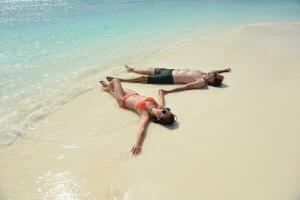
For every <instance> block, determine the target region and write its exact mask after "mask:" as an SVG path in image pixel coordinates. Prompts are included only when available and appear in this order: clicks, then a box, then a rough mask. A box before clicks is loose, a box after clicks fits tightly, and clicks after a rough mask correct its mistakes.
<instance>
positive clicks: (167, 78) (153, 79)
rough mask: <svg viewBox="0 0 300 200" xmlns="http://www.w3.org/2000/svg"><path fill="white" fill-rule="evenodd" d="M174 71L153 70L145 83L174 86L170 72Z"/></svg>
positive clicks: (164, 69)
mask: <svg viewBox="0 0 300 200" xmlns="http://www.w3.org/2000/svg"><path fill="white" fill-rule="evenodd" d="M173 70H174V69H167V68H155V69H154V74H153V75H150V76H148V80H147V83H150V84H174V80H173V76H172V71H173Z"/></svg>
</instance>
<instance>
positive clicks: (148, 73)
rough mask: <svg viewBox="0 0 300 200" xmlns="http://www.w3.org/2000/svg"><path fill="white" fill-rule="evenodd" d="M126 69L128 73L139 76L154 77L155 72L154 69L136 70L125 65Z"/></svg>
mask: <svg viewBox="0 0 300 200" xmlns="http://www.w3.org/2000/svg"><path fill="white" fill-rule="evenodd" d="M125 68H126V70H127V71H128V72H135V73H137V74H143V75H153V74H154V70H155V69H154V68H153V67H147V68H134V67H130V66H128V65H125Z"/></svg>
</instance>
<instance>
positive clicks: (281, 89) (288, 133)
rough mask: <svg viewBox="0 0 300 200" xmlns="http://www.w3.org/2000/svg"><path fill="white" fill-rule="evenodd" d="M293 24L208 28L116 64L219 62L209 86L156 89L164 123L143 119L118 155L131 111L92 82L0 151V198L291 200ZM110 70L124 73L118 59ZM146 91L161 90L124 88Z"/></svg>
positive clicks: (295, 73)
mask: <svg viewBox="0 0 300 200" xmlns="http://www.w3.org/2000/svg"><path fill="white" fill-rule="evenodd" d="M299 52H300V22H286V23H285V22H274V23H251V24H245V25H240V26H231V27H226V28H220V29H217V30H213V31H208V32H206V33H204V34H200V35H199V36H197V37H194V38H192V39H190V40H186V41H184V42H180V43H176V44H175V43H174V45H173V46H171V47H170V48H165V49H162V50H161V51H158V52H155V53H153V54H150V55H148V56H147V57H142V58H140V59H136V61H135V62H134V63H126V64H129V65H132V66H136V67H139V66H141V67H145V66H153V67H170V68H192V69H200V70H202V71H211V70H214V69H223V68H228V67H230V68H231V69H232V72H231V73H228V74H225V80H224V84H223V86H222V87H220V88H216V87H208V88H206V89H199V90H191V91H184V92H180V93H173V94H168V95H167V96H166V102H167V106H168V107H170V108H171V109H172V111H173V112H174V113H175V114H176V115H177V117H178V119H177V120H178V123H177V125H176V126H174V127H172V128H166V127H163V126H160V125H158V124H151V125H150V126H149V128H148V130H147V136H146V139H145V142H144V145H143V153H142V154H141V155H140V156H138V157H133V156H131V154H130V149H131V147H132V145H133V142H134V140H135V134H136V128H137V122H138V116H137V115H135V114H133V112H131V111H128V110H125V109H121V108H120V107H118V105H117V103H116V102H115V101H114V100H113V98H112V97H111V96H110V95H109V94H107V93H106V92H104V91H103V90H101V87H100V86H98V85H97V84H98V83H97V81H98V80H100V79H104V78H105V75H107V73H104V74H102V75H101V76H99V77H97V79H94V82H93V84H94V85H93V87H91V88H90V89H89V90H87V91H85V92H84V93H82V94H81V95H78V96H76V98H74V99H72V100H71V101H68V102H66V103H65V104H63V105H62V106H61V107H59V108H58V109H56V110H55V111H53V112H51V113H50V114H48V115H47V116H46V117H45V118H44V119H43V120H40V121H39V122H38V123H37V124H35V125H34V126H33V127H32V128H31V130H30V131H29V134H27V135H25V136H21V137H20V138H19V139H18V140H17V141H16V142H15V143H14V144H13V145H9V146H3V147H1V149H0V158H1V164H0V199H1V200H2V199H3V200H4V199H22V200H27V199H47V200H48V199H58V200H60V199H72V200H73V199H89V200H92V199H97V200H98V199H105V200H106V199H107V200H112V199H113V200H115V199H117V200H119V199H129V200H132V199H139V200H154V199H174V200H177V199H178V200H180V199H207V200H213V199H224V200H227V199H228V200H240V199H243V200H247V199H249V200H250V199H256V200H260V199H261V200H277V199H278V200H282V199H285V200H295V199H298V198H299V196H300V194H299V191H300V190H299V189H300V171H299V168H300V157H299V154H300V135H299V132H300V128H299V123H300V120H299V112H300V106H299V101H300V93H299V89H298V88H297V87H298V86H299V84H300V68H299V66H300V59H299V58H300V56H299ZM110 73H111V75H113V76H119V77H128V76H134V74H133V73H130V74H128V73H127V72H126V70H125V69H124V67H122V66H120V67H118V68H116V69H115V70H113V71H110ZM124 86H125V87H128V88H130V89H133V90H136V91H138V92H139V93H140V94H144V95H147V96H153V97H157V96H158V89H160V88H172V87H173V86H172V85H171V86H170V85H144V84H129V83H124Z"/></svg>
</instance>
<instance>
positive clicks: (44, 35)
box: [0, 0, 300, 144]
mask: <svg viewBox="0 0 300 200" xmlns="http://www.w3.org/2000/svg"><path fill="white" fill-rule="evenodd" d="M299 19H300V3H299V1H229V0H228V1H221V2H220V1H192V0H188V1H175V0H174V1H167V0H165V1H159V0H139V1H131V0H118V1H117V0H113V1H111V0H101V1H97V0H89V1H80V0H4V1H1V2H0V38H1V40H0V116H1V118H0V143H1V144H12V143H13V142H14V141H15V140H16V139H17V138H18V136H21V135H24V134H26V133H27V132H28V131H30V129H31V128H32V125H33V124H34V123H36V122H37V121H39V120H41V119H43V118H45V117H46V116H47V115H48V113H50V112H53V111H54V110H55V109H57V108H58V107H59V106H61V105H62V104H64V103H65V102H67V101H70V100H72V99H73V98H74V97H75V96H77V95H79V94H81V93H82V92H84V91H87V90H89V89H91V88H94V87H95V86H96V83H97V82H96V80H97V79H98V78H99V77H101V74H102V73H103V72H104V71H106V70H109V69H113V68H114V67H119V65H120V64H121V63H122V64H124V63H125V62H130V63H135V61H136V60H137V58H140V57H142V56H145V55H149V54H151V53H153V52H156V51H158V50H160V49H163V48H165V47H168V46H170V45H171V44H174V42H178V41H182V40H186V39H190V38H193V37H194V36H196V35H198V34H199V33H201V32H205V31H208V30H211V29H215V28H220V27H226V26H229V25H238V24H244V23H250V22H265V21H294V20H295V21H296V20H299Z"/></svg>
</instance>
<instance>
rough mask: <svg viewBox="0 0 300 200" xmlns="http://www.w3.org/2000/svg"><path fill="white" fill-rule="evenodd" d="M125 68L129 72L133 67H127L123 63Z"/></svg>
mask: <svg viewBox="0 0 300 200" xmlns="http://www.w3.org/2000/svg"><path fill="white" fill-rule="evenodd" d="M125 68H126V70H127V71H128V72H131V71H133V67H129V66H128V65H125Z"/></svg>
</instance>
